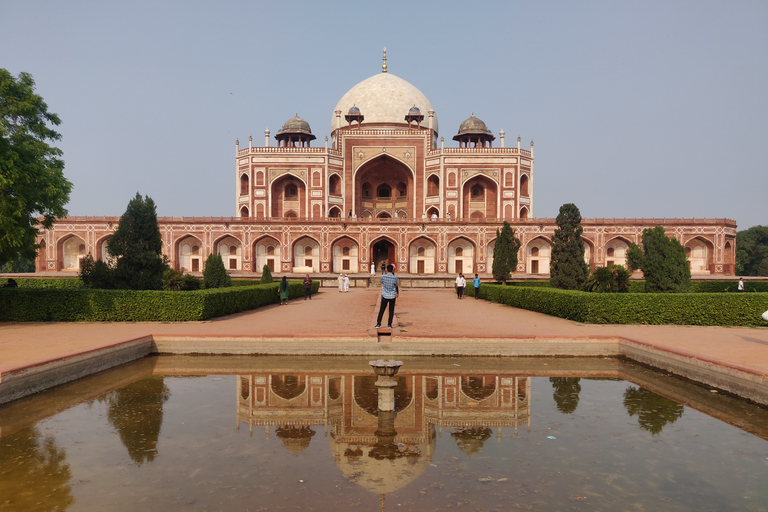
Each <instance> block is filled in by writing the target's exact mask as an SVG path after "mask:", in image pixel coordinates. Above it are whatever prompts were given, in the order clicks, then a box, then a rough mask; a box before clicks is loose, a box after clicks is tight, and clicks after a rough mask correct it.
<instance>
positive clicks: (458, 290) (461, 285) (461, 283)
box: [456, 273, 467, 299]
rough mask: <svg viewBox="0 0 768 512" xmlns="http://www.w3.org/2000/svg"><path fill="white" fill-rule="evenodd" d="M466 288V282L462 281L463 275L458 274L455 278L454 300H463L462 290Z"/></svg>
mask: <svg viewBox="0 0 768 512" xmlns="http://www.w3.org/2000/svg"><path fill="white" fill-rule="evenodd" d="M466 286H467V280H466V279H464V274H462V273H459V277H457V278H456V296H457V297H456V298H457V299H463V298H464V288H465V287H466Z"/></svg>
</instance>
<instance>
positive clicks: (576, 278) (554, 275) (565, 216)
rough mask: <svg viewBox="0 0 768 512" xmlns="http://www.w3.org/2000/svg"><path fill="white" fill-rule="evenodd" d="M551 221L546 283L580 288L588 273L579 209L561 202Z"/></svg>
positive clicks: (565, 287) (558, 286)
mask: <svg viewBox="0 0 768 512" xmlns="http://www.w3.org/2000/svg"><path fill="white" fill-rule="evenodd" d="M555 222H556V223H557V228H556V229H555V233H554V236H553V237H552V257H551V259H550V262H549V282H550V283H551V284H552V286H554V287H555V288H563V289H566V290H581V289H582V287H583V286H584V283H585V282H586V280H587V277H588V276H589V265H587V264H586V262H585V261H584V240H582V239H581V233H582V232H583V231H584V228H582V227H581V212H579V209H578V208H577V207H576V205H575V204H573V203H567V204H564V205H563V206H561V207H560V213H558V215H557V219H555Z"/></svg>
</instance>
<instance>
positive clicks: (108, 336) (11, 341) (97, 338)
mask: <svg viewBox="0 0 768 512" xmlns="http://www.w3.org/2000/svg"><path fill="white" fill-rule="evenodd" d="M377 298H378V291H377V290H376V289H352V290H350V292H348V293H339V292H338V291H336V290H334V289H322V291H321V293H318V294H315V296H314V297H313V299H312V300H311V301H305V300H303V299H297V300H293V301H291V302H290V303H289V304H288V305H287V306H279V305H273V306H268V307H265V308H261V309H258V310H255V311H251V312H247V313H241V314H237V315H232V316H230V317H226V318H222V319H216V320H211V321H205V322H183V323H159V322H142V323H74V324H73V323H0V381H2V375H3V374H4V373H7V372H9V371H12V370H18V369H20V368H23V367H28V366H34V365H38V364H41V363H43V362H46V361H51V360H56V359H59V358H61V357H66V356H71V355H74V354H78V353H82V352H85V351H90V350H94V349H98V348H101V347H106V346H110V345H114V344H115V343H118V342H122V341H127V340H131V339H136V338H138V337H141V336H146V335H179V336H196V337H207V336H257V337H261V336H264V337H285V336H296V337H303V338H306V337H320V338H324V339H329V338H333V337H340V338H343V337H354V338H357V339H366V338H365V337H366V336H369V337H370V338H367V339H370V342H371V343H376V337H375V334H376V333H375V330H374V329H373V326H374V324H375V320H376V318H375V317H376V313H377V310H376V308H375V304H376V300H377ZM396 312H397V316H396V323H395V328H394V329H393V334H394V339H395V340H397V337H398V336H401V337H408V338H410V339H413V338H415V337H418V338H424V339H425V340H427V339H443V340H444V339H456V341H457V343H461V342H462V340H461V339H460V338H505V337H508V338H510V339H514V338H520V337H526V338H533V337H535V338H542V339H546V338H571V337H573V338H582V337H621V338H625V339H629V340H634V341H639V342H642V343H645V344H648V345H652V346H654V347H657V348H659V349H661V350H668V351H673V352H678V353H687V354H690V355H693V356H694V357H697V358H700V359H703V360H709V361H712V362H713V363H714V364H718V363H723V364H727V365H730V366H733V367H740V368H744V369H746V370H748V371H750V372H751V373H755V374H758V375H762V376H763V377H764V378H766V379H768V328H743V327H694V326H645V325H609V326H601V325H585V324H579V323H576V322H573V321H570V320H563V319H560V318H554V317H550V316H547V315H543V314H540V313H533V312H530V311H525V310H520V309H514V308H510V307H507V306H502V305H499V304H492V303H489V302H486V301H483V300H474V299H472V298H466V299H464V300H458V299H456V296H455V294H454V293H453V291H452V290H450V289H436V290H429V289H405V290H404V291H403V293H401V295H400V298H399V299H398V302H397V308H396ZM457 338H458V339H457ZM465 342H470V341H469V340H465ZM361 343H365V341H361Z"/></svg>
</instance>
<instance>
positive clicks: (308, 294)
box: [304, 274, 312, 300]
mask: <svg viewBox="0 0 768 512" xmlns="http://www.w3.org/2000/svg"><path fill="white" fill-rule="evenodd" d="M307 299H309V300H312V278H311V277H309V274H307V276H306V277H305V278H304V300H307Z"/></svg>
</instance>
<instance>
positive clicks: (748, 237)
mask: <svg viewBox="0 0 768 512" xmlns="http://www.w3.org/2000/svg"><path fill="white" fill-rule="evenodd" d="M736 275H739V276H768V226H752V227H751V228H749V229H745V230H743V231H739V232H738V233H736Z"/></svg>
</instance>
